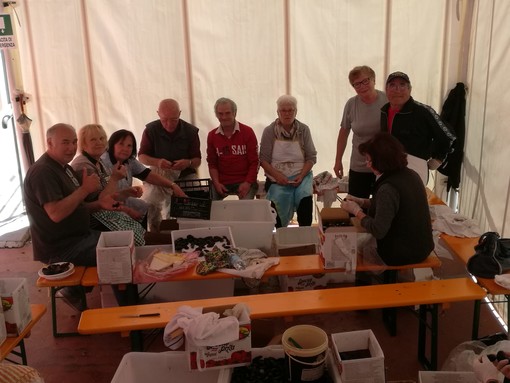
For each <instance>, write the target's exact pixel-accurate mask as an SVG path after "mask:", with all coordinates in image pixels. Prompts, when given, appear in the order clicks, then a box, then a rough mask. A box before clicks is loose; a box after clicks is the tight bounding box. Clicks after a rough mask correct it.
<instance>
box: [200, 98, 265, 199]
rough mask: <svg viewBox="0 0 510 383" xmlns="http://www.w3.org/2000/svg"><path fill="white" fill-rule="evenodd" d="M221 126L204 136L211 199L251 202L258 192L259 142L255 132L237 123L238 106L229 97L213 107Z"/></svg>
mask: <svg viewBox="0 0 510 383" xmlns="http://www.w3.org/2000/svg"><path fill="white" fill-rule="evenodd" d="M214 112H215V114H216V118H218V121H219V122H220V126H218V127H217V128H216V129H213V130H211V131H210V132H209V134H208V136H207V165H208V166H209V174H210V176H211V179H212V182H213V186H214V188H213V190H212V191H213V199H215V200H222V199H223V198H225V197H226V196H227V195H229V194H235V195H237V196H238V197H239V199H253V198H254V197H255V194H256V193H257V190H258V184H257V173H258V170H259V156H258V141H257V137H256V136H255V132H254V131H253V129H252V128H250V127H249V126H247V125H244V124H241V123H239V122H238V121H236V114H237V105H236V104H235V102H234V101H232V100H230V99H228V98H224V97H222V98H220V99H218V100H217V101H216V103H215V104H214Z"/></svg>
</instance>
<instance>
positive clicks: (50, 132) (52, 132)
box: [46, 122, 76, 139]
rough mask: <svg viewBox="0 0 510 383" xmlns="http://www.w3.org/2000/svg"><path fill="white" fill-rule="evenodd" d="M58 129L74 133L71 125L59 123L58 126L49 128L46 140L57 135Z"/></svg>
mask: <svg viewBox="0 0 510 383" xmlns="http://www.w3.org/2000/svg"><path fill="white" fill-rule="evenodd" d="M60 129H70V130H72V131H76V130H75V129H74V127H73V126H72V125H70V124H65V123H63V122H60V123H58V124H55V125H53V126H51V127H50V128H49V129H48V130H47V131H46V139H48V138H52V137H53V136H54V135H55V133H57V131H59V130H60Z"/></svg>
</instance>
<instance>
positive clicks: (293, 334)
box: [282, 325, 328, 382]
mask: <svg viewBox="0 0 510 383" xmlns="http://www.w3.org/2000/svg"><path fill="white" fill-rule="evenodd" d="M282 344H283V349H284V351H285V373H286V376H287V381H288V382H315V381H317V380H319V379H321V378H322V376H323V375H324V362H325V360H326V356H327V350H328V336H327V334H326V333H325V332H324V330H322V329H320V328H319V327H316V326H310V325H298V326H293V327H290V328H289V329H287V330H286V331H285V332H284V333H283V336H282Z"/></svg>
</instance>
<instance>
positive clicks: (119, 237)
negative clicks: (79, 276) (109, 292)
mask: <svg viewBox="0 0 510 383" xmlns="http://www.w3.org/2000/svg"><path fill="white" fill-rule="evenodd" d="M134 249H135V243H134V235H133V232H132V231H131V230H128V231H106V232H102V233H101V236H100V237H99V241H98V242H97V247H96V256H97V275H98V277H99V283H100V284H119V283H131V282H132V281H133V275H132V264H133V254H134Z"/></svg>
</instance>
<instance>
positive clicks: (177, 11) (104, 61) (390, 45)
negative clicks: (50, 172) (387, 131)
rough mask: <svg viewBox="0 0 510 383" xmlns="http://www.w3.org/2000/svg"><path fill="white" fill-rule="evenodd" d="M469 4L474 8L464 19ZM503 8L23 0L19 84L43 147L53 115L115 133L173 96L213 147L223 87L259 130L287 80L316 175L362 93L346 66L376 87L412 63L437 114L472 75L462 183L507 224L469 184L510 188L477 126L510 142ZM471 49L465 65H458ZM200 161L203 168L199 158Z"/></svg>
mask: <svg viewBox="0 0 510 383" xmlns="http://www.w3.org/2000/svg"><path fill="white" fill-rule="evenodd" d="M485 4H490V7H489V6H488V5H487V6H486V5H485ZM471 8H474V9H475V11H474V12H473V19H472V20H471V18H469V19H466V20H464V19H463V18H462V15H463V14H464V11H465V10H466V9H471ZM479 8H482V9H479ZM507 8H508V5H507V3H506V2H505V1H502V0H500V1H497V0H494V1H492V2H486V3H484V6H483V7H478V1H474V0H458V1H457V0H448V1H444V0H431V1H426V2H424V1H422V0H386V1H383V0H363V1H349V0H321V1H298V0H257V1H253V0H216V1H208V0H146V1H144V2H139V1H133V0H109V1H104V0H21V1H20V2H19V5H18V6H17V12H18V14H19V15H20V21H21V27H19V26H18V25H17V36H18V42H19V47H20V58H21V59H20V71H21V75H22V79H23V89H24V91H25V92H27V93H29V94H32V95H33V99H32V101H33V102H31V103H30V104H29V105H27V108H29V109H31V110H30V113H29V115H30V116H31V117H32V119H33V120H34V121H33V123H32V128H31V131H32V135H33V140H34V150H35V153H36V157H38V156H39V155H40V154H41V153H42V152H43V151H44V149H45V148H44V132H45V130H46V129H47V128H48V127H50V126H51V125H53V124H55V123H57V122H68V123H71V124H72V125H74V126H75V127H76V128H79V127H81V126H83V125H84V124H87V123H90V122H98V123H101V124H102V125H103V126H104V127H105V129H106V131H107V133H109V134H110V133H112V132H113V131H115V130H117V129H121V128H125V129H130V130H132V131H133V132H134V133H135V136H136V137H137V139H138V140H140V138H141V134H142V131H143V128H144V125H145V124H146V123H147V122H149V121H151V120H153V119H155V118H157V115H156V108H157V105H158V102H159V101H160V99H162V98H167V97H172V98H175V99H177V100H178V101H179V102H180V104H181V109H182V118H184V119H185V120H188V121H190V122H192V123H194V124H196V125H197V126H198V127H199V128H200V138H201V141H202V153H203V155H204V156H205V143H206V136H207V132H208V131H209V130H211V129H212V128H214V127H216V126H217V120H216V119H215V116H214V112H213V105H214V102H215V100H216V99H217V98H219V97H222V96H225V97H230V98H232V99H233V100H235V101H236V102H237V104H238V116H237V117H238V120H239V121H241V122H243V123H246V124H248V125H251V126H252V127H254V129H255V132H256V134H257V136H258V138H259V139H260V137H261V134H262V130H263V128H264V127H265V126H267V125H268V124H269V123H270V122H271V121H273V120H274V119H275V118H276V104H275V101H276V99H277V98H278V97H279V96H280V95H282V94H285V93H287V92H290V93H291V94H293V95H294V96H296V97H297V99H298V119H300V120H301V121H303V122H305V123H306V124H308V125H309V126H310V128H311V130H312V134H313V138H314V141H315V144H316V146H317V149H318V152H319V155H318V163H317V165H316V166H315V168H314V170H315V173H319V172H320V171H324V170H328V171H330V172H332V168H333V164H334V158H335V150H336V147H335V145H336V137H337V134H338V129H339V123H340V118H341V114H342V111H343V106H344V104H345V102H346V101H347V99H348V98H349V97H352V96H353V95H354V91H353V89H352V88H351V86H350V85H349V83H348V80H347V74H348V72H349V70H350V69H352V67H354V66H356V65H362V64H366V65H369V66H371V67H372V68H373V69H374V70H375V72H376V74H377V81H376V84H377V86H378V88H379V89H384V80H385V77H386V76H387V75H388V73H390V72H392V71H395V70H402V71H404V72H406V73H407V74H409V76H410V78H411V82H412V84H413V90H412V95H413V97H414V98H415V99H417V100H419V101H421V102H424V103H427V104H429V105H431V106H432V107H433V108H434V109H436V110H437V111H438V112H439V111H440V108H441V105H442V103H443V101H444V98H445V97H446V95H447V94H448V91H449V90H450V89H451V88H452V87H454V86H455V84H456V83H457V82H464V83H466V84H467V85H468V86H469V89H470V94H469V99H468V109H470V110H469V112H468V113H469V116H467V117H468V119H467V122H468V127H467V132H468V134H467V136H466V137H467V139H466V140H467V145H466V146H467V150H466V155H468V156H470V157H469V158H467V162H468V164H469V165H470V168H469V169H468V170H464V172H463V180H462V181H463V182H465V183H466V189H467V190H469V191H470V192H469V193H468V194H469V196H468V197H466V198H464V197H461V208H462V209H465V210H466V212H467V211H470V214H474V215H476V216H477V217H479V218H480V220H481V222H483V224H484V225H485V224H487V225H489V226H491V228H493V229H498V230H503V226H504V225H503V223H504V218H505V217H503V216H502V215H503V214H507V216H508V213H507V212H506V209H502V207H504V206H507V204H508V199H507V200H506V201H505V202H501V204H502V205H501V206H500V202H497V203H496V202H488V201H489V200H490V198H488V197H489V196H490V194H489V195H487V194H483V195H482V194H481V193H482V187H480V188H475V186H473V185H471V182H473V183H476V182H477V181H478V178H480V179H483V180H484V182H486V183H485V184H484V185H485V186H484V188H483V193H489V191H492V190H494V191H496V190H497V191H498V193H500V194H499V196H501V195H502V194H505V193H502V188H507V187H508V174H506V183H505V185H500V186H498V187H493V186H490V187H488V185H489V184H488V183H490V182H491V181H490V179H489V178H490V177H493V176H494V175H495V173H496V168H495V167H494V164H492V167H490V166H491V161H492V160H490V159H488V158H484V160H483V161H481V160H480V150H481V149H480V145H479V144H477V143H476V142H473V140H475V141H477V142H480V141H481V138H482V137H483V138H485V139H484V140H483V145H484V147H483V149H484V152H485V151H487V150H488V148H487V145H495V146H496V147H498V145H499V148H498V150H499V151H502V152H503V151H504V150H505V148H504V147H503V148H501V146H502V145H503V144H502V143H501V141H499V142H498V140H492V141H491V140H490V138H489V137H495V136H494V131H497V130H498V129H501V128H499V125H500V124H499V122H501V121H502V118H501V116H500V115H499V114H498V111H499V110H501V108H498V107H497V106H496V105H501V104H500V97H501V95H502V93H503V94H504V93H505V92H502V90H503V89H508V87H506V81H508V80H507V79H506V78H505V77H508V76H502V77H501V79H502V80H503V82H499V81H494V77H496V76H497V75H499V74H500V73H499V72H500V71H503V70H504V68H505V65H501V63H502V62H508V57H507V55H508V53H507V52H508V49H507V50H506V51H505V50H504V49H503V48H500V47H498V48H496V47H495V45H496V44H495V43H494V41H493V40H494V39H495V40H497V43H498V44H501V45H503V46H504V48H507V47H506V46H505V45H507V44H508V41H507V39H505V36H507V35H508V33H502V31H504V30H505V28H508V27H506V26H505V23H504V15H505V12H506V14H508V9H507ZM458 10H460V12H458ZM458 15H460V18H458ZM469 15H470V13H469ZM492 20H493V21H492ZM471 22H472V23H473V26H472V28H471V30H472V36H471V41H470V44H469V49H463V48H464V47H463V46H462V38H463V36H462V31H463V30H462V29H463V27H465V25H466V23H467V24H470V23H471ZM464 37H465V36H464ZM459 41H460V42H459ZM491 41H493V43H492V44H490V42H491ZM467 60H469V63H470V64H469V65H470V66H469V70H468V71H466V72H467V73H463V72H462V71H461V70H459V69H458V68H460V67H461V66H462V65H461V64H463V63H465V62H466V61H467ZM507 66H508V65H507ZM497 77H498V79H499V78H500V76H497ZM498 92H502V93H498ZM504 97H508V96H506V95H504ZM495 100H498V103H497V104H494V105H492V106H490V107H489V102H494V101H495ZM473 105H475V106H476V107H473ZM506 105H509V104H508V103H507V104H506ZM470 106H471V107H470ZM481 109H483V110H481ZM485 109H487V111H486V110H485ZM488 111H490V112H491V115H488V113H487V112H488ZM499 113H501V112H499ZM472 123H474V126H475V127H473V125H472ZM482 126H483V127H484V128H483V132H482V129H481V127H482ZM473 137H474V138H473ZM496 147H495V148H494V149H496ZM349 153H350V149H349V152H348V153H346V154H345V155H344V167H345V166H347V165H348V163H347V162H348V158H349ZM507 154H508V153H507ZM471 155H472V156H473V157H471ZM501 155H503V153H501ZM499 160H500V158H499V156H498V159H497V160H496V162H497V161H499ZM481 166H482V168H480V167H481ZM485 166H487V168H485ZM489 169H491V170H490V171H489ZM492 169H494V170H492ZM200 173H201V175H202V176H208V171H207V167H206V166H205V158H204V159H203V164H202V166H201V169H200ZM479 174H483V177H479V176H478V175H479ZM259 178H260V179H262V173H260V175H259ZM478 198H481V199H483V200H484V203H485V205H484V203H482V204H480V203H479V202H480V201H478V200H477V199H478ZM507 198H508V197H507ZM495 207H497V208H498V209H500V210H499V212H498V213H493V214H491V215H490V219H488V216H489V215H488V214H487V212H486V209H487V208H490V209H491V210H492V208H495ZM503 212H504V213H503Z"/></svg>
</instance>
